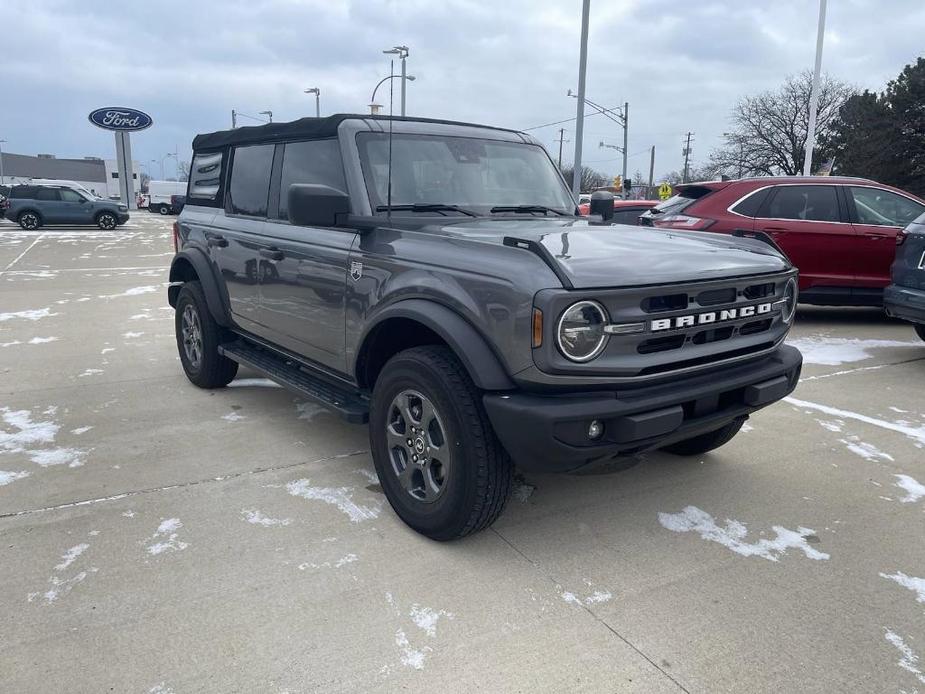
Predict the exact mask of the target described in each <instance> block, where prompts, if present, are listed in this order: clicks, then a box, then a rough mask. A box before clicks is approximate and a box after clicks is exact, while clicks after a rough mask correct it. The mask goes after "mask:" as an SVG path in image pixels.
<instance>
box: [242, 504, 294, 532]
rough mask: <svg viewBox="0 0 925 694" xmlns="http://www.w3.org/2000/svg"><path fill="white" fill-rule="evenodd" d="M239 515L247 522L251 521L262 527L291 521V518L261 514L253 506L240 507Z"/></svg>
mask: <svg viewBox="0 0 925 694" xmlns="http://www.w3.org/2000/svg"><path fill="white" fill-rule="evenodd" d="M241 515H242V516H243V517H244V520H246V521H247V522H248V523H253V524H254V525H262V526H263V527H264V528H272V527H274V526H280V525H289V524H290V523H292V519H291V518H270V517H268V516H265V515H263V514H262V513H261V512H260V511H258V510H257V509H255V508H244V509H241Z"/></svg>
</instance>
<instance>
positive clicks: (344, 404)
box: [218, 340, 369, 424]
mask: <svg viewBox="0 0 925 694" xmlns="http://www.w3.org/2000/svg"><path fill="white" fill-rule="evenodd" d="M218 351H219V353H220V354H223V355H225V356H226V357H228V358H229V359H233V360H234V361H236V362H238V363H239V364H243V365H244V366H247V367H250V368H251V369H254V370H255V371H259V372H260V373H261V374H263V375H264V376H266V377H267V378H269V379H270V380H272V381H275V382H276V383H279V384H280V385H281V386H283V388H286V389H288V390H291V391H292V392H294V393H296V394H298V395H301V396H302V397H304V398H308V399H309V400H312V401H313V402H316V403H318V404H319V405H324V406H325V407H327V408H329V409H331V410H334V411H335V412H337V413H338V414H339V415H340V416H341V417H343V418H344V419H346V420H347V421H348V422H351V423H352V424H365V423H366V422H368V421H369V403H368V401H367V400H366V398H364V397H363V396H362V395H360V394H359V393H356V392H353V391H350V390H347V389H343V388H339V387H337V386H336V385H333V384H331V383H330V382H328V381H326V380H324V379H321V378H318V377H317V376H313V375H311V374H310V373H308V372H307V371H306V370H305V369H303V368H301V367H300V366H299V365H298V364H296V363H295V362H293V361H290V360H288V359H286V358H285V357H282V356H278V355H276V354H273V353H272V352H270V351H268V350H265V349H261V348H260V347H256V346H254V345H251V344H249V343H247V342H245V341H243V340H238V341H237V342H232V343H229V344H227V345H220V346H219V348H218Z"/></svg>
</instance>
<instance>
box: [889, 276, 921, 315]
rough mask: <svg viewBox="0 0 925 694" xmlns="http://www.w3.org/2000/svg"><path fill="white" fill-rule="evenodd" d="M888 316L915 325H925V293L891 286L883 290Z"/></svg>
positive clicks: (919, 290)
mask: <svg viewBox="0 0 925 694" xmlns="http://www.w3.org/2000/svg"><path fill="white" fill-rule="evenodd" d="M883 308H884V309H886V315H888V316H892V317H893V318H902V319H903V320H907V321H911V322H913V323H925V291H922V290H921V289H911V288H909V287H900V286H899V285H896V284H891V285H890V286H889V287H887V288H886V289H884V290H883Z"/></svg>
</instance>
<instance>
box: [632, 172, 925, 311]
mask: <svg viewBox="0 0 925 694" xmlns="http://www.w3.org/2000/svg"><path fill="white" fill-rule="evenodd" d="M675 191H676V195H675V196H674V197H672V198H669V199H668V200H666V201H665V202H663V203H660V204H659V205H657V206H656V207H654V208H652V210H650V211H649V212H646V213H645V214H644V215H642V222H643V223H644V224H651V225H653V226H657V227H660V228H664V229H677V230H690V231H710V232H720V233H725V234H729V233H732V232H735V231H737V230H742V231H745V232H747V233H754V232H762V233H764V234H767V235H768V236H770V237H771V238H772V239H773V241H774V242H775V243H777V245H778V246H780V248H781V249H783V251H784V252H785V253H786V254H787V255H788V256H789V258H790V260H791V261H792V262H793V264H794V265H796V267H797V268H798V269H799V271H800V301H801V302H806V303H810V304H823V305H847V306H880V305H882V303H883V288H884V287H886V285H888V284H889V283H890V265H891V263H892V262H893V258H894V256H895V252H896V235H897V234H898V233H899V232H900V230H901V229H902V228H903V227H905V226H906V225H907V224H909V222H911V221H912V220H913V219H915V218H916V217H918V216H919V215H921V214H922V213H923V212H925V201H922V200H920V199H918V198H916V197H915V196H914V195H910V194H909V193H905V192H903V191H901V190H899V189H897V188H891V187H890V186H886V185H883V184H880V183H876V182H875V181H869V180H867V179H863V178H845V177H838V176H831V177H828V176H810V177H805V178H804V177H786V178H785V177H777V178H771V177H763V178H744V179H741V180H735V181H708V182H704V183H688V184H685V185H680V186H675Z"/></svg>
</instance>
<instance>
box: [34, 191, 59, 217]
mask: <svg viewBox="0 0 925 694" xmlns="http://www.w3.org/2000/svg"><path fill="white" fill-rule="evenodd" d="M33 199H34V200H35V206H36V207H37V208H38V210H39V214H41V215H42V221H43V222H44V223H45V224H62V223H65V222H66V221H67V220H66V219H65V218H64V216H63V215H62V214H61V193H60V192H59V190H58V189H57V188H44V187H41V188H39V189H38V190H37V191H36V192H35V197H34V198H33Z"/></svg>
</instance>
